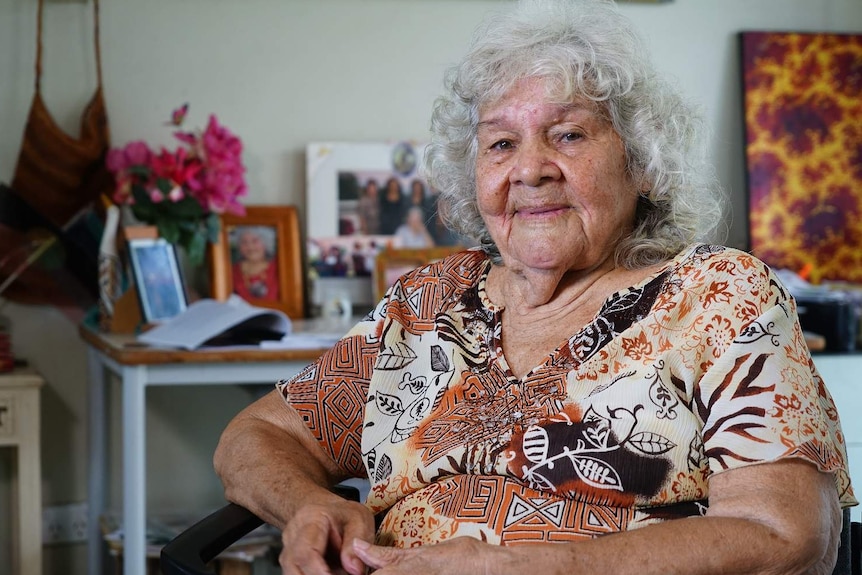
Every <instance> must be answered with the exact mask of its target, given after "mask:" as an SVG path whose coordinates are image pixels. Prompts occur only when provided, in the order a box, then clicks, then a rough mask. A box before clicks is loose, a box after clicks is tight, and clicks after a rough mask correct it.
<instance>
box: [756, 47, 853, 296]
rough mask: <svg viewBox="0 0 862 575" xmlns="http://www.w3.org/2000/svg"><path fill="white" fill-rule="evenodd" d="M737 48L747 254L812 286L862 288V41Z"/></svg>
mask: <svg viewBox="0 0 862 575" xmlns="http://www.w3.org/2000/svg"><path fill="white" fill-rule="evenodd" d="M741 43H742V71H743V87H744V100H745V132H746V133H745V151H746V164H747V178H748V207H749V239H750V248H751V251H752V253H753V254H754V255H756V256H757V257H759V258H761V259H762V260H764V261H765V262H766V263H768V264H770V265H771V266H773V267H776V268H788V269H791V270H794V271H797V272H798V271H800V270H805V271H806V275H808V277H809V279H810V280H811V281H813V282H815V283H816V282H819V281H821V280H844V281H851V282H859V283H862V35H853V34H825V33H824V34H819V33H785V32H781V33H779V32H743V33H741Z"/></svg>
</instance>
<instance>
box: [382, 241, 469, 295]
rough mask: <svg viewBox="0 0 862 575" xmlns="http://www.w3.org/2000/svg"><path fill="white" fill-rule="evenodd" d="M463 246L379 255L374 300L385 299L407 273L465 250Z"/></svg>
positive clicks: (399, 251) (390, 251)
mask: <svg viewBox="0 0 862 575" xmlns="http://www.w3.org/2000/svg"><path fill="white" fill-rule="evenodd" d="M463 249H464V248H463V247H461V246H443V247H436V248H426V249H418V248H413V249H410V248H407V249H397V248H395V249H386V250H383V251H382V252H380V253H379V254H378V255H377V259H376V261H375V266H374V299H375V300H379V299H380V298H382V297H383V295H384V294H385V293H386V290H388V289H389V288H390V287H392V285H393V284H394V283H395V282H396V281H398V278H400V277H401V276H402V275H404V274H405V273H407V272H409V271H410V270H413V269H415V268H418V267H420V266H424V265H426V264H430V263H432V262H436V261H437V260H442V259H443V258H445V257H446V256H448V255H451V254H454V253H456V252H459V251H461V250H463Z"/></svg>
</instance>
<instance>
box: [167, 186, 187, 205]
mask: <svg viewBox="0 0 862 575" xmlns="http://www.w3.org/2000/svg"><path fill="white" fill-rule="evenodd" d="M184 197H186V193H185V192H184V191H183V189H182V188H181V187H180V186H174V188H173V189H172V190H171V191H170V192H168V199H169V200H170V201H172V202H174V203H176V202H178V201H180V200H181V199H183V198H184Z"/></svg>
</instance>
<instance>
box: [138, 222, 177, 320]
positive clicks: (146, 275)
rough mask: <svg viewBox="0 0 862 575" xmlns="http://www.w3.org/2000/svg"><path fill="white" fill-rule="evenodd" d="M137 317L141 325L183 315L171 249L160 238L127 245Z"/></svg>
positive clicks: (172, 247)
mask: <svg viewBox="0 0 862 575" xmlns="http://www.w3.org/2000/svg"><path fill="white" fill-rule="evenodd" d="M127 246H128V250H129V260H130V263H131V268H132V277H133V279H134V283H135V289H136V291H137V292H138V301H139V302H140V304H141V317H142V319H143V320H144V322H145V323H158V322H160V321H165V320H168V319H170V318H172V317H174V316H175V315H178V314H180V313H182V312H183V311H185V309H186V307H187V305H188V302H187V300H186V291H185V286H184V285H183V278H182V274H181V272H180V266H179V264H178V263H177V254H176V252H175V251H174V246H173V245H172V244H169V243H168V242H167V241H166V240H164V239H163V238H137V239H130V240H128V242H127Z"/></svg>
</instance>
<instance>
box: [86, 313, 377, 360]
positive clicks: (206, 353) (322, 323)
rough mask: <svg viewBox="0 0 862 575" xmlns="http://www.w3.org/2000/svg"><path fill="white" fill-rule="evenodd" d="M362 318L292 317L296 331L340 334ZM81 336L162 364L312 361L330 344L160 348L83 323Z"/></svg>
mask: <svg viewBox="0 0 862 575" xmlns="http://www.w3.org/2000/svg"><path fill="white" fill-rule="evenodd" d="M359 319H360V318H356V317H354V318H317V319H305V320H291V323H292V329H293V333H295V334H311V335H320V334H327V335H329V334H333V335H335V334H337V335H339V336H340V335H343V334H345V333H347V332H348V331H349V330H350V328H351V327H353V325H354V324H355V323H356V322H357V321H359ZM78 332H79V334H80V335H81V338H82V339H83V340H84V341H85V342H86V343H87V344H88V345H90V346H91V347H93V348H95V349H97V350H99V351H101V352H102V353H104V354H105V355H106V356H108V357H110V358H111V359H113V360H114V361H116V362H117V363H119V364H122V365H158V364H165V363H218V362H248V361H272V362H277V361H307V362H309V363H310V362H312V361H314V360H315V359H317V358H318V357H320V356H321V354H323V352H325V351H326V350H327V349H329V347H328V346H325V345H323V346H321V345H320V344H315V345H313V346H312V347H309V348H299V349H297V348H293V347H292V348H286V349H281V348H276V349H270V348H260V347H251V346H245V347H227V348H219V347H212V348H204V349H198V350H186V349H174V348H156V347H150V346H148V345H146V344H143V343H140V342H138V341H137V338H136V336H135V334H131V333H105V332H101V331H98V330H97V329H95V328H93V327H90V326H87V325H83V324H82V325H81V326H80V327H79V328H78Z"/></svg>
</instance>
